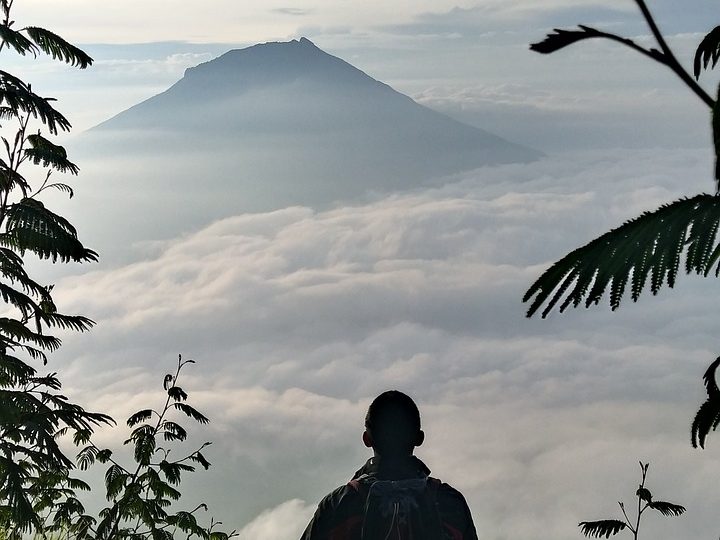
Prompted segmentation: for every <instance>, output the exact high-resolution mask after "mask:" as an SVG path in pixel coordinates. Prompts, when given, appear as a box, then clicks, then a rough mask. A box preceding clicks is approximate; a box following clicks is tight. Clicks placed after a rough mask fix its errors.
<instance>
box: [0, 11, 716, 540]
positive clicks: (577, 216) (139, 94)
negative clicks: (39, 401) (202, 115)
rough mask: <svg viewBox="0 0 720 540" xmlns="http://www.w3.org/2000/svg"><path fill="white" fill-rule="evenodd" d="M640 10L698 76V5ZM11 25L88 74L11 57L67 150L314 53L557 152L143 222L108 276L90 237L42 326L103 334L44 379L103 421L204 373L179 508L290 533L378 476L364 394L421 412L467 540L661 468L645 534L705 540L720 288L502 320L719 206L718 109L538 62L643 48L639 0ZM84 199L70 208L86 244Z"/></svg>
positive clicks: (583, 509) (603, 58)
mask: <svg viewBox="0 0 720 540" xmlns="http://www.w3.org/2000/svg"><path fill="white" fill-rule="evenodd" d="M649 5H650V7H651V8H652V9H653V10H654V11H655V12H656V13H657V18H658V22H659V24H660V26H661V28H663V29H664V30H666V32H667V34H668V37H669V41H670V43H671V44H672V46H673V47H674V49H675V50H676V52H677V55H678V57H679V58H681V60H682V61H683V63H684V65H686V66H689V65H691V59H692V54H693V48H694V44H696V43H697V42H698V41H699V40H700V39H701V38H702V36H703V35H704V33H705V32H707V31H708V30H710V29H711V27H712V22H713V21H714V18H713V16H714V14H715V13H716V6H715V5H714V4H713V3H711V2H710V1H709V0H703V1H697V2H696V1H695V0H693V2H692V6H693V9H688V7H687V6H686V5H685V4H679V3H677V2H670V1H657V2H649ZM16 18H17V19H18V21H25V20H27V21H32V24H36V25H41V26H42V25H45V26H47V27H49V28H51V29H53V30H54V31H55V32H57V33H59V34H60V35H62V36H63V37H65V38H66V39H68V40H70V41H72V42H74V43H78V44H81V45H82V46H83V47H84V48H85V49H87V50H88V52H90V54H91V55H93V56H94V58H95V59H96V62H95V65H94V66H93V67H92V68H91V69H89V70H86V71H84V72H78V71H75V70H72V69H68V68H65V67H63V66H56V65H54V64H52V63H50V62H46V61H43V60H38V61H36V62H30V61H23V60H22V59H20V60H18V59H16V58H14V57H9V56H8V55H7V54H6V51H3V54H5V58H4V60H6V62H8V64H7V65H8V66H9V67H8V69H10V68H12V70H13V72H16V73H19V74H21V75H23V76H24V77H26V78H28V79H29V80H31V81H32V82H33V88H34V89H40V88H42V91H41V93H44V94H47V95H53V96H55V97H57V98H59V102H58V107H59V108H60V109H61V110H62V111H63V112H64V113H65V114H66V115H67V116H68V117H69V118H70V120H71V121H72V122H73V124H74V126H75V132H76V133H79V132H82V131H83V130H85V129H88V128H90V127H92V126H94V125H96V124H98V123H100V122H102V121H103V120H105V119H107V118H110V117H112V116H113V115H115V114H117V113H118V112H120V111H122V110H123V109H125V108H127V107H129V106H131V105H133V104H135V103H137V102H138V101H141V100H143V99H146V98H148V97H150V96H152V95H154V94H157V93H159V92H161V91H163V90H164V89H166V88H167V87H168V86H170V85H171V84H173V83H174V82H175V81H176V80H178V79H179V78H180V77H182V75H183V72H184V70H185V69H186V68H188V67H192V66H194V65H196V64H198V63H200V62H204V61H208V60H211V59H212V58H214V57H216V56H218V55H219V54H222V53H223V52H225V51H227V50H229V49H231V48H237V47H244V46H248V45H252V44H254V43H258V42H264V41H274V40H288V39H296V38H299V37H301V36H306V37H308V38H309V39H311V40H313V42H314V43H315V44H316V45H318V46H319V47H320V48H322V49H323V50H325V51H327V52H329V53H331V54H334V55H337V56H340V57H341V58H343V59H345V60H347V61H348V62H350V63H352V64H353V65H355V66H356V67H358V68H360V69H362V70H363V71H365V72H366V73H368V74H369V75H371V76H372V77H375V78H376V79H378V80H381V81H383V82H386V83H388V84H390V85H391V86H392V87H393V88H395V89H397V90H398V91H401V92H403V93H405V94H407V95H409V96H411V97H412V98H414V99H415V100H416V101H418V102H419V103H421V104H424V105H427V106H429V107H432V108H435V109H436V110H439V111H441V112H445V113H446V114H449V115H451V116H453V117H454V118H457V119H460V120H462V121H465V122H467V123H470V124H472V125H476V126H479V127H482V128H484V129H487V130H488V131H491V132H493V133H496V134H498V135H501V136H503V137H506V138H508V139H510V140H512V141H515V142H518V143H522V144H525V145H528V146H530V147H532V148H536V149H538V150H541V151H543V152H545V154H546V157H545V158H543V159H541V160H538V161H535V162H531V163H527V164H511V165H502V166H498V167H484V168H481V169H478V170H475V171H467V172H464V173H461V174H458V175H454V176H452V177H448V178H444V179H441V180H440V179H439V180H438V181H437V182H436V183H435V184H434V185H432V186H425V187H418V188H416V189H412V190H405V191H400V192H391V193H384V194H376V195H375V196H373V197H371V198H369V199H366V200H363V201H355V202H346V203H343V204H338V205H336V206H334V207H330V208H313V207H310V206H302V205H294V206H287V207H282V208H277V209H275V210H273V211H268V212H262V213H243V214H238V215H223V216H217V215H212V213H211V212H209V211H208V213H207V216H206V219H205V222H203V223H199V224H196V225H194V227H193V229H192V230H183V231H179V230H178V231H177V234H176V235H175V236H173V237H170V238H167V237H165V238H158V237H157V235H156V234H155V231H154V230H153V229H152V228H149V229H148V230H147V236H146V238H143V242H142V243H141V244H142V245H140V244H138V245H133V246H131V247H132V248H133V249H135V254H134V256H133V257H131V258H128V259H127V260H124V259H122V258H120V259H118V257H113V253H112V250H113V249H115V248H113V247H112V246H113V239H118V240H117V243H118V244H119V243H120V240H119V238H120V237H121V236H120V234H119V233H118V235H117V236H113V235H112V233H108V236H107V237H106V238H105V244H104V246H105V247H104V249H105V250H106V251H109V253H108V254H107V258H108V260H111V261H112V264H110V263H108V264H104V265H103V264H101V265H98V266H86V267H76V268H73V269H71V270H70V271H68V270H64V269H63V270H58V271H57V272H58V274H57V277H56V278H55V279H56V280H57V283H56V289H55V291H56V303H57V304H58V306H59V307H60V308H61V309H62V310H65V311H66V312H79V313H83V314H87V315H88V316H90V317H91V318H93V319H94V320H96V321H97V322H98V325H97V327H96V328H95V329H94V330H93V331H92V332H90V333H88V334H83V335H72V334H68V335H64V336H63V340H64V346H63V348H62V349H61V350H60V351H59V352H58V353H57V354H56V355H55V357H54V358H52V359H51V368H52V369H53V370H55V369H57V370H58V371H59V372H60V375H61V377H62V379H63V380H64V381H65V391H66V393H67V394H68V395H69V396H71V397H73V398H74V399H77V400H79V401H81V402H83V403H84V404H86V405H87V407H88V408H95V409H98V410H102V411H105V412H109V413H110V414H112V415H113V416H115V417H116V418H117V419H122V418H124V417H126V416H128V415H129V414H131V413H132V412H134V411H135V410H136V409H139V408H143V407H145V406H147V404H148V403H149V402H159V401H160V400H161V398H162V395H161V393H160V392H161V389H160V384H161V382H162V376H163V374H164V373H165V372H167V371H170V370H172V369H173V367H174V363H175V361H176V358H177V354H178V353H182V354H183V356H184V357H186V358H192V359H194V360H196V361H197V364H196V365H194V366H191V367H189V368H188V370H187V374H186V375H185V376H184V377H185V379H184V381H185V382H184V383H183V386H184V388H185V389H186V390H187V391H188V393H189V394H190V400H191V403H194V404H195V405H196V406H197V407H198V408H200V409H201V410H202V411H203V412H205V413H206V414H207V415H208V416H209V417H210V418H211V420H212V421H211V424H210V425H209V426H208V427H204V428H201V429H200V430H198V431H196V433H197V434H196V435H193V440H194V441H202V440H212V441H213V446H212V447H211V448H210V449H209V450H208V452H207V456H208V459H209V460H210V461H211V462H213V463H214V466H213V467H212V468H211V469H210V471H208V472H207V473H198V474H196V475H194V476H192V477H190V478H189V479H188V484H187V486H188V487H186V490H185V491H186V495H185V496H184V497H183V503H185V502H187V506H189V507H193V506H194V502H196V499H197V498H199V497H202V498H203V500H205V501H206V502H207V503H208V504H209V505H210V507H211V510H212V514H213V515H214V516H216V517H217V518H219V519H221V520H222V521H224V522H225V523H227V524H228V525H230V526H231V527H235V528H237V529H238V530H239V531H240V538H242V539H249V538H272V539H277V540H285V539H292V538H297V537H298V536H299V534H300V532H301V531H302V529H303V528H304V525H305V524H306V522H307V520H308V519H309V517H310V515H311V514H312V512H313V510H314V507H315V505H316V504H317V501H318V500H319V499H320V498H321V497H322V496H323V495H324V494H325V493H327V492H328V491H330V490H331V489H333V488H335V487H336V486H338V485H341V484H343V483H344V482H346V481H347V479H348V478H349V475H351V474H352V472H353V471H355V470H356V469H357V467H358V466H359V465H360V464H361V463H362V462H363V461H364V460H365V459H367V457H369V456H368V452H367V449H365V448H364V447H363V446H362V444H361V442H360V436H361V433H362V421H363V417H364V413H365V410H366V409H367V406H368V404H369V403H370V401H371V399H372V398H373V397H374V396H375V395H377V394H378V393H380V392H381V391H383V390H386V389H388V388H398V389H401V390H403V391H406V392H407V393H409V394H410V395H412V396H413V397H414V398H416V400H417V402H418V404H419V407H420V410H421V413H422V416H423V423H424V429H425V432H426V435H427V437H426V443H425V444H424V445H423V447H421V448H420V449H418V455H419V456H420V457H421V458H422V459H423V460H424V461H426V463H427V464H428V465H429V466H430V468H431V469H432V470H433V475H434V476H437V477H439V478H441V479H443V480H444V481H447V482H449V483H451V484H452V485H453V486H455V487H457V488H458V489H460V490H461V491H462V492H463V493H464V494H465V496H466V498H467V500H468V503H469V505H470V507H471V509H472V511H473V516H474V519H475V522H476V526H477V528H478V531H479V533H480V537H481V538H483V539H488V540H504V539H509V538H513V539H514V538H523V539H529V540H534V539H537V540H540V539H546V538H557V539H560V540H570V539H573V538H580V537H581V534H580V532H579V529H578V528H577V523H578V522H579V521H583V520H593V519H602V518H617V517H618V508H617V506H616V501H618V500H624V501H625V502H626V504H629V503H630V501H631V500H632V497H633V494H634V492H635V489H636V486H637V483H638V482H639V467H638V465H637V462H638V460H643V461H650V463H651V465H650V472H649V480H648V487H650V489H651V490H652V491H653V493H654V494H655V495H656V497H657V498H661V499H666V500H670V501H672V502H676V503H679V504H683V505H685V506H686V507H687V508H688V512H687V514H686V515H685V516H682V517H678V518H665V517H662V516H660V515H657V516H655V515H653V516H648V518H647V529H646V534H647V537H648V538H658V539H661V538H679V537H686V538H690V537H694V538H701V537H707V538H710V537H716V536H717V535H718V527H720V524H718V522H717V517H716V515H717V511H716V507H715V505H714V503H713V501H714V500H715V499H714V495H715V490H714V485H713V482H711V481H709V480H708V479H712V478H716V477H717V475H718V473H720V461H718V445H719V444H720V443H719V442H718V441H717V440H716V439H715V436H714V435H711V436H710V439H709V444H708V448H707V449H706V450H704V451H700V450H694V449H692V448H691V446H690V442H689V426H690V422H691V419H692V417H693V415H694V413H695V412H696V410H697V408H698V406H699V405H700V403H701V402H702V401H703V399H704V391H703V387H702V381H701V377H702V374H703V372H704V370H705V368H706V367H707V365H709V364H710V362H711V361H712V360H713V359H714V358H715V357H716V356H717V354H718V343H717V338H716V335H717V333H716V331H715V330H716V329H715V321H716V320H717V315H718V308H717V302H715V301H714V296H713V294H714V293H715V292H716V290H717V283H716V282H715V281H714V280H712V279H701V278H697V277H694V276H689V277H685V276H683V279H681V280H680V282H679V284H678V286H677V287H676V288H675V289H674V290H663V291H661V292H660V293H659V294H658V295H657V296H656V297H652V295H650V294H649V293H648V294H646V295H644V296H643V297H641V299H640V301H639V302H638V303H637V304H633V303H632V302H629V301H626V302H624V303H623V305H622V306H621V308H620V309H619V310H618V311H617V312H611V311H610V310H609V308H608V306H607V303H604V304H603V305H600V306H597V307H593V308H591V309H589V310H584V309H579V310H571V311H570V312H568V313H564V314H553V315H551V316H550V317H549V318H548V319H547V320H541V319H536V318H533V319H526V318H525V317H524V311H525V306H524V305H523V304H522V303H521V300H520V299H521V297H522V295H523V292H524V291H525V290H526V289H527V288H528V287H529V285H530V284H531V283H532V282H533V280H534V279H535V278H536V277H537V276H539V275H540V273H541V272H542V271H543V269H545V268H547V266H548V265H549V264H550V263H552V262H553V261H554V260H556V259H557V258H559V257H561V256H562V255H563V254H565V253H566V252H568V251H569V250H571V249H573V248H575V247H578V246H580V245H582V244H583V243H585V242H587V241H589V240H591V239H592V238H594V237H595V236H597V235H598V234H601V233H602V232H604V231H606V230H607V229H608V228H610V227H614V226H617V225H619V224H620V223H622V222H623V221H624V220H626V219H629V218H631V217H633V216H636V215H638V214H639V213H640V212H642V211H645V210H651V209H654V208H656V207H657V206H658V205H659V204H662V203H665V202H669V201H672V200H674V199H677V198H679V197H681V196H685V195H693V194H695V193H698V192H701V191H709V190H711V189H712V187H713V181H712V166H713V163H712V153H711V150H710V148H709V145H710V136H709V126H708V115H707V109H706V107H705V105H703V104H702V103H701V102H700V101H699V100H698V99H697V97H695V96H694V95H692V94H690V92H689V91H687V89H686V88H684V87H683V86H682V85H681V83H680V82H679V81H678V80H676V79H675V78H674V76H673V75H672V73H670V72H669V71H668V70H666V69H664V68H663V67H662V66H658V65H652V64H651V63H649V62H646V61H645V60H643V58H642V57H639V56H638V55H633V53H632V51H625V50H622V49H620V48H619V46H617V45H616V44H609V43H608V44H604V43H583V44H578V45H577V46H575V47H573V48H572V49H568V50H566V51H562V52H560V53H557V54H556V55H553V56H552V57H543V56H540V55H538V54H535V53H532V52H530V51H528V48H527V45H528V43H529V42H532V41H538V40H540V39H542V38H543V36H544V35H545V33H546V32H548V31H550V30H551V29H552V28H554V27H569V26H572V25H574V24H577V23H583V24H588V25H595V26H597V27H599V28H604V29H607V30H609V31H614V32H618V33H623V34H625V35H628V36H632V37H633V38H634V39H637V40H638V41H639V42H643V43H649V39H650V38H649V35H648V30H647V28H646V27H645V26H644V24H643V22H642V20H641V19H640V16H639V14H638V13H637V12H636V9H635V5H634V3H633V2H631V1H629V0H613V1H610V2H608V1H604V2H597V1H592V0H585V1H580V0H578V1H574V2H570V1H565V0H548V1H543V2H542V3H539V2H534V1H530V0H504V1H502V2H501V1H495V0H490V1H477V0H476V1H466V2H457V1H455V2H453V1H447V2H445V1H441V0H425V1H416V2H376V1H371V2H356V1H350V0H345V1H341V2H338V1H333V2H329V1H314V2H313V1H308V2H303V3H296V4H292V5H291V4H289V3H287V2H274V1H271V2H268V1H265V2H251V1H248V2H243V3H237V2H226V1H214V2H206V3H204V4H203V6H202V9H199V8H198V6H197V4H196V3H190V2H177V1H176V2H168V1H165V2H161V1H153V2H148V1H147V0H146V1H144V2H142V3H140V2H137V1H126V2H122V3H120V2H114V1H113V2H105V3H103V6H102V8H97V4H96V3H91V2H90V1H89V0H68V1H65V2H62V3H58V2H53V1H50V0H33V1H30V0H26V1H25V2H23V3H22V5H20V4H18V6H17V13H16ZM716 80H717V79H716V78H713V76H712V75H707V76H704V77H703V79H702V82H703V84H704V85H705V88H707V89H708V90H709V91H711V89H712V88H713V86H714V84H715V82H716ZM711 93H714V92H712V91H711ZM119 159H122V157H120V158H119ZM79 165H80V166H81V169H82V168H83V166H84V164H83V163H79ZM128 165H129V166H134V167H138V166H141V165H142V163H134V164H128ZM208 166H209V168H210V170H211V168H212V164H211V163H209V165H208ZM87 170H88V171H89V172H90V173H91V174H90V177H84V176H83V173H82V172H81V175H80V178H79V179H78V180H77V182H76V186H77V190H78V192H79V193H81V192H82V190H83V186H87V185H88V184H89V183H92V184H93V185H94V186H96V191H95V192H96V193H97V192H98V189H97V186H102V182H103V181H105V182H112V183H113V186H112V189H110V188H108V193H112V200H102V199H100V200H95V201H94V202H95V204H98V205H122V204H126V205H131V204H132V200H133V197H138V196H139V195H138V194H137V193H127V192H123V184H122V174H123V172H124V171H127V170H131V169H127V168H124V167H121V166H116V164H115V163H113V170H108V171H107V175H106V176H105V177H103V174H100V173H98V167H97V163H90V164H88V166H87ZM153 173H155V174H158V175H160V174H162V169H161V168H158V169H157V170H154V171H153ZM99 191H100V192H101V191H102V190H101V189H100V190H99ZM76 199H77V200H76ZM76 199H73V200H72V201H70V202H69V204H68V206H67V208H68V212H69V215H70V217H71V218H72V217H73V216H75V217H76V218H77V219H78V220H79V221H80V222H82V221H83V208H82V207H81V206H80V205H79V202H82V197H81V195H80V194H79V195H78V197H77V198H76ZM86 204H87V203H86ZM188 204H193V201H188ZM73 205H76V206H73ZM129 207H130V206H129ZM180 210H181V209H179V210H178V211H180ZM87 226H88V227H91V228H92V224H90V225H87ZM122 227H123V224H122V223H119V224H117V228H118V229H121V228H122ZM110 229H111V230H112V227H110ZM91 232H92V231H91ZM91 232H90V233H91ZM82 234H83V232H82V230H81V231H80V235H81V238H82ZM125 248H127V246H124V245H117V247H116V249H117V251H118V252H123V250H125ZM101 255H103V254H101ZM103 256H104V255H103ZM42 271H43V272H48V274H47V275H48V279H51V278H52V272H53V271H55V270H54V269H50V270H47V269H44V270H42ZM125 438H126V432H125V431H124V428H123V427H120V428H117V430H107V431H103V432H101V433H99V434H98V440H99V443H100V444H108V445H111V446H114V447H115V446H117V445H121V443H122V440H124V439H125Z"/></svg>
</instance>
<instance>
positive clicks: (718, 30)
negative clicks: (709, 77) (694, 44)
mask: <svg viewBox="0 0 720 540" xmlns="http://www.w3.org/2000/svg"><path fill="white" fill-rule="evenodd" d="M718 60H720V26H716V27H715V28H713V29H712V30H711V31H710V32H709V33H708V34H707V35H706V36H705V37H704V38H703V40H702V41H701V42H700V45H698V48H697V50H696V51H695V61H694V63H693V68H694V69H693V71H694V74H695V79H699V78H700V73H701V72H702V70H703V69H707V67H708V65H709V64H710V62H712V67H713V68H714V67H715V66H716V65H717V63H718Z"/></svg>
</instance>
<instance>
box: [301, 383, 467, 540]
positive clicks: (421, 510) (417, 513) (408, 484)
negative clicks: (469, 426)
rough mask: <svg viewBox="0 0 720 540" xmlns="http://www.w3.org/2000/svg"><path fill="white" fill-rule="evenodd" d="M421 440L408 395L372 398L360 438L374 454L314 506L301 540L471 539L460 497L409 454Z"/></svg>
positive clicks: (386, 394) (417, 415) (391, 393)
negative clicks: (349, 477) (347, 479)
mask: <svg viewBox="0 0 720 540" xmlns="http://www.w3.org/2000/svg"><path fill="white" fill-rule="evenodd" d="M424 438H425V434H424V433H423V432H422V430H421V429H420V412H419V411H418V408H417V405H415V402H413V400H412V399H411V398H410V397H409V396H407V395H405V394H403V393H402V392H398V391H397V390H390V391H388V392H384V393H382V394H380V395H379V396H378V397H377V398H375V400H374V401H373V402H372V404H371V405H370V407H369V408H368V411H367V415H366V417H365V432H364V433H363V437H362V439H363V442H364V443H365V446H367V447H372V449H373V452H374V456H373V457H372V458H370V459H369V460H368V461H367V463H365V465H363V466H362V468H360V470H358V471H357V472H356V473H355V474H354V475H353V478H352V480H350V482H348V483H347V484H346V485H344V486H341V487H339V488H337V489H336V490H335V491H333V492H332V493H330V494H329V495H327V496H326V497H325V498H324V499H323V500H322V501H321V502H320V504H319V505H318V508H317V510H316V511H315V515H314V516H313V518H312V520H311V521H310V523H309V524H308V526H307V529H305V532H304V533H303V536H302V538H301V540H361V539H362V540H405V539H413V540H418V539H427V540H431V539H432V540H477V533H476V532H475V526H474V525H473V521H472V516H471V514H470V509H469V508H468V506H467V503H466V502H465V499H464V498H463V496H462V494H461V493H460V492H459V491H457V490H456V489H454V488H452V487H450V486H449V485H448V484H444V483H442V482H440V480H437V479H435V478H432V477H430V469H428V468H427V467H426V466H425V464H424V463H423V462H422V461H420V460H419V459H418V458H417V457H415V456H414V455H413V451H414V449H415V447H416V446H420V445H421V444H422V443H423V440H424Z"/></svg>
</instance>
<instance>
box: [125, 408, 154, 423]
mask: <svg viewBox="0 0 720 540" xmlns="http://www.w3.org/2000/svg"><path fill="white" fill-rule="evenodd" d="M152 413H153V411H152V409H143V410H141V411H138V412H136V413H135V414H133V415H132V416H130V418H128V419H127V425H128V427H133V426H134V425H136V424H139V423H140V422H144V421H145V420H149V419H150V418H151V417H152Z"/></svg>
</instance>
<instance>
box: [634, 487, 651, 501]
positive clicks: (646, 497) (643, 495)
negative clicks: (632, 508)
mask: <svg viewBox="0 0 720 540" xmlns="http://www.w3.org/2000/svg"><path fill="white" fill-rule="evenodd" d="M635 495H637V496H638V498H639V499H640V500H641V501H645V502H650V501H652V493H650V490H649V489H647V488H644V487H642V486H640V487H639V488H638V489H637V491H636V492H635Z"/></svg>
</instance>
